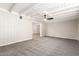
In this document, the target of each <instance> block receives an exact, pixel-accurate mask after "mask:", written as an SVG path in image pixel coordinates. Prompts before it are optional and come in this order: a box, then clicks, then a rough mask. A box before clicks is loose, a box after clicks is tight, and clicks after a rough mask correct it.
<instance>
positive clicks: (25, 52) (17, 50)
mask: <svg viewBox="0 0 79 59" xmlns="http://www.w3.org/2000/svg"><path fill="white" fill-rule="evenodd" d="M0 55H1V56H79V42H78V41H76V40H70V39H60V38H51V37H37V39H32V40H28V41H24V42H20V43H16V44H11V45H7V46H3V47H0Z"/></svg>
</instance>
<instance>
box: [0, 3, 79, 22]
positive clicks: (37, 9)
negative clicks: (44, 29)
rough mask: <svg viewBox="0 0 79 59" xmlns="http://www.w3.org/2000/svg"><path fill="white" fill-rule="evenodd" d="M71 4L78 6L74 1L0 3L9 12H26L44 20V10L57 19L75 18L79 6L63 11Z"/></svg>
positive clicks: (27, 14)
mask: <svg viewBox="0 0 79 59" xmlns="http://www.w3.org/2000/svg"><path fill="white" fill-rule="evenodd" d="M71 6H72V7H73V6H75V7H76V6H78V5H76V4H72V3H0V8H3V9H6V10H8V11H9V12H11V11H14V12H17V13H18V14H25V15H26V16H31V17H34V18H36V19H37V20H38V21H43V19H44V17H43V15H44V11H47V12H48V14H49V15H51V16H52V17H54V18H55V19H56V20H57V19H58V18H62V17H65V18H67V17H71V16H73V19H74V18H76V17H77V14H78V10H79V8H78V7H76V9H74V8H72V9H71V10H70V11H69V10H66V11H63V12H62V10H61V9H64V10H65V8H66V7H69V8H71ZM59 10H60V11H59ZM76 10H77V11H76ZM72 11H74V12H72ZM60 15H61V16H60ZM75 15H76V16H75Z"/></svg>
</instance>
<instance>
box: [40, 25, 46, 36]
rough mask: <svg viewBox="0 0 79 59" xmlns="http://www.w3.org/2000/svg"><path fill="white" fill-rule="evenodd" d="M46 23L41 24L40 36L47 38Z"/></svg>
mask: <svg viewBox="0 0 79 59" xmlns="http://www.w3.org/2000/svg"><path fill="white" fill-rule="evenodd" d="M46 29H47V26H46V23H40V36H46Z"/></svg>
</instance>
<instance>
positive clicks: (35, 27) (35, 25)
mask: <svg viewBox="0 0 79 59" xmlns="http://www.w3.org/2000/svg"><path fill="white" fill-rule="evenodd" d="M32 29H33V33H32V38H33V39H35V38H38V37H40V24H38V23H32Z"/></svg>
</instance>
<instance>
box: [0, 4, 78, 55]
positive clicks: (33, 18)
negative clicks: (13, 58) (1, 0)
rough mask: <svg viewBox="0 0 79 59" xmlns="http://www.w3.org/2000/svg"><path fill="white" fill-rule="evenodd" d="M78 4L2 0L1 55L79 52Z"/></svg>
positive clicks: (0, 5) (0, 20) (0, 6)
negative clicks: (7, 1) (9, 0)
mask: <svg viewBox="0 0 79 59" xmlns="http://www.w3.org/2000/svg"><path fill="white" fill-rule="evenodd" d="M78 46H79V4H75V3H0V56H79V47H78Z"/></svg>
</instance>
